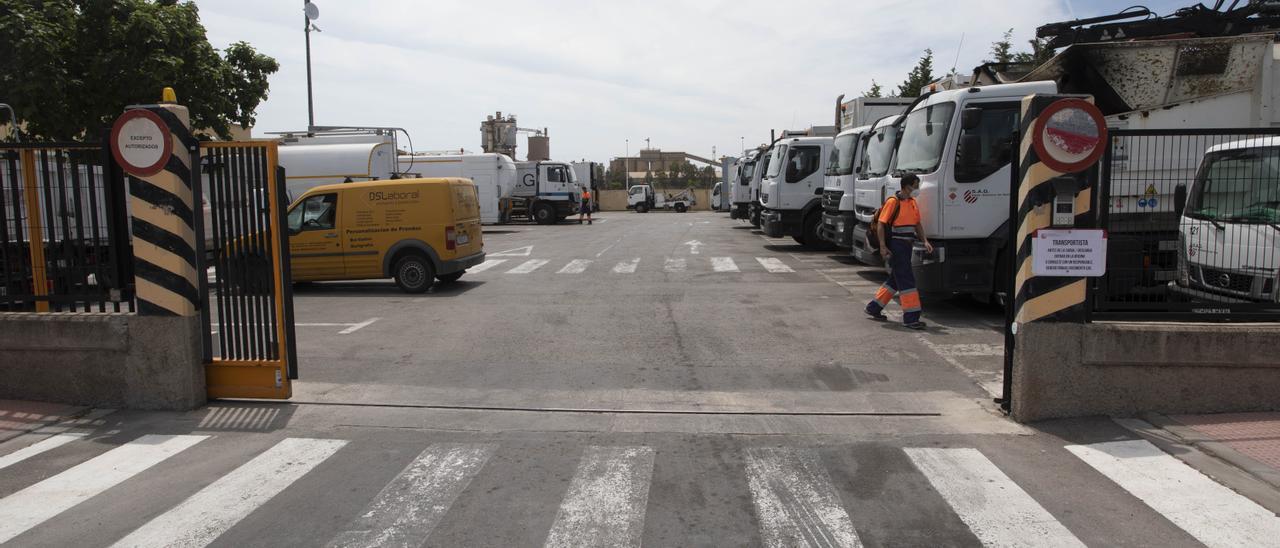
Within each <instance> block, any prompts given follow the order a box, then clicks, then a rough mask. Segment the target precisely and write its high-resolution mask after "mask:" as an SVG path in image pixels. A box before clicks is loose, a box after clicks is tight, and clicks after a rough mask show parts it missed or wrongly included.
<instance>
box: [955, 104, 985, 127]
mask: <svg viewBox="0 0 1280 548" xmlns="http://www.w3.org/2000/svg"><path fill="white" fill-rule="evenodd" d="M980 125H982V109H980V108H973V107H970V108H966V109H964V110H962V111H960V129H963V130H965V131H969V130H971V129H977V128H978V126H980Z"/></svg>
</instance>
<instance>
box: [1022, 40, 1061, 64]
mask: <svg viewBox="0 0 1280 548" xmlns="http://www.w3.org/2000/svg"><path fill="white" fill-rule="evenodd" d="M1027 43H1028V44H1031V51H1020V52H1018V53H1015V54H1013V61H1014V62H1015V63H1031V64H1033V65H1035V66H1037V67H1038V66H1040V65H1043V64H1045V63H1046V62H1048V61H1049V60H1050V59H1053V55H1054V52H1053V48H1050V47H1049V41H1048V40H1046V39H1043V38H1032V39H1030V40H1028V41H1027Z"/></svg>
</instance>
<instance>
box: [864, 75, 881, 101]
mask: <svg viewBox="0 0 1280 548" xmlns="http://www.w3.org/2000/svg"><path fill="white" fill-rule="evenodd" d="M862 96H863V97H884V91H883V90H882V89H881V86H880V83H879V82H876V81H875V79H874V78H872V79H871V89H869V90H867V91H864V92H862Z"/></svg>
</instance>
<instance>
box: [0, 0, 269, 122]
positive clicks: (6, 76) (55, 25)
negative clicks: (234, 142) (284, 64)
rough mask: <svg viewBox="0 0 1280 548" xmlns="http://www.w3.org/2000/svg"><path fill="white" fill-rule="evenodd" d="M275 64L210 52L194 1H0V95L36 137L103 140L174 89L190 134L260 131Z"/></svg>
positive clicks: (247, 50) (237, 50) (243, 46)
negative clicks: (122, 120) (114, 125)
mask: <svg viewBox="0 0 1280 548" xmlns="http://www.w3.org/2000/svg"><path fill="white" fill-rule="evenodd" d="M279 68H280V65H279V64H278V63H277V62H276V60H275V59H272V58H271V57H268V56H266V55H263V54H260V53H258V52H257V51H256V50H254V48H253V47H252V46H250V45H249V44H247V43H245V42H236V43H234V44H232V45H231V46H229V47H228V48H227V49H226V51H223V52H222V53H221V55H219V52H218V50H217V49H215V48H214V47H213V46H212V45H210V44H209V41H208V39H207V38H206V36H205V30H204V27H203V26H202V25H201V24H200V15H199V11H198V9H197V8H196V5H195V3H194V2H191V1H187V2H179V1H178V0H155V1H151V0H47V1H44V2H33V1H31V0H0V90H4V94H5V97H4V98H5V101H6V102H8V103H10V104H11V105H13V108H14V110H16V111H17V112H16V113H17V116H18V119H19V120H20V121H21V122H24V123H25V124H26V125H25V133H26V134H27V137H29V138H35V139H57V140H71V139H86V140H91V141H93V140H97V139H99V138H100V137H101V134H100V132H101V130H102V128H104V127H106V126H108V125H110V124H111V122H112V121H113V120H114V119H115V118H116V117H117V116H119V114H120V113H121V112H122V111H123V110H124V108H125V107H126V106H127V105H131V104H140V103H154V102H156V101H158V100H159V99H160V90H161V89H162V88H164V87H166V86H168V87H172V88H174V90H175V91H176V92H177V94H178V100H179V101H180V102H181V103H182V104H184V105H187V107H188V108H190V110H191V123H192V126H193V127H195V128H198V129H208V130H210V131H211V132H213V133H214V134H216V135H217V136H219V137H221V138H224V139H228V138H230V133H231V131H230V129H231V124H233V123H234V124H239V125H240V126H241V127H246V128H247V127H249V126H252V125H253V123H254V120H255V116H256V111H257V108H258V105H259V104H261V103H262V101H263V100H264V99H266V97H267V92H268V82H267V77H268V76H270V75H271V74H273V73H275V72H276V71H277V70H279Z"/></svg>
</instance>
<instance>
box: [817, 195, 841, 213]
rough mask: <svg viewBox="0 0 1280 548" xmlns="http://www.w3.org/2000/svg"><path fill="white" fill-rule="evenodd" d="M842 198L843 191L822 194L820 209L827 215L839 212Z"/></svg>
mask: <svg viewBox="0 0 1280 548" xmlns="http://www.w3.org/2000/svg"><path fill="white" fill-rule="evenodd" d="M843 197H844V191H843V190H827V191H823V193H822V209H823V210H824V211H826V212H827V213H839V212H840V199H841V198H843Z"/></svg>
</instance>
